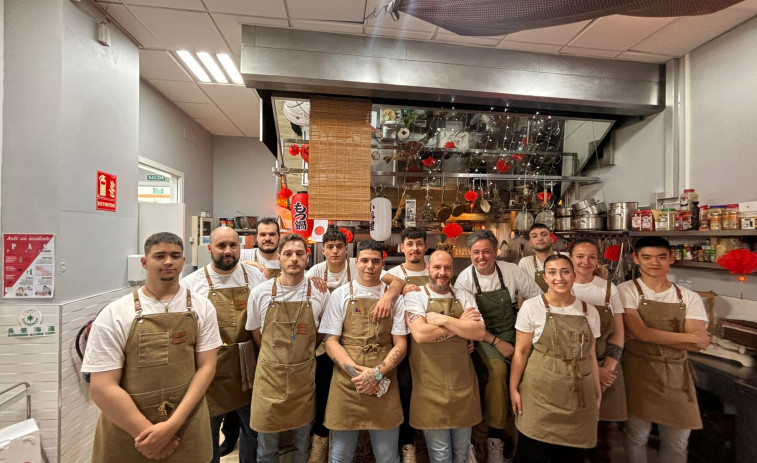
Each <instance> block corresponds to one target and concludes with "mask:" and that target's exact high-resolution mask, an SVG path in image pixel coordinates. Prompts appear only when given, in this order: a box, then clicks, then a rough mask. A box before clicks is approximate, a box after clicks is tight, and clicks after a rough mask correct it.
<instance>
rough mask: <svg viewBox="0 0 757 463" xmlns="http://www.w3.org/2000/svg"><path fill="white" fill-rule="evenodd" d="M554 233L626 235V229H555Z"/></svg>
mask: <svg viewBox="0 0 757 463" xmlns="http://www.w3.org/2000/svg"><path fill="white" fill-rule="evenodd" d="M554 233H555V235H585V234H588V235H599V236H614V235H627V234H628V231H626V230H613V231H609V230H564V231H556V232H554Z"/></svg>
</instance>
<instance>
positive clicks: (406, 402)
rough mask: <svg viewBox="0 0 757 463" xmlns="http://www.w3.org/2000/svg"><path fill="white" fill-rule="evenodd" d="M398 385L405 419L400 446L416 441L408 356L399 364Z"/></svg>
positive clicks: (411, 379)
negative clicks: (411, 415) (411, 422)
mask: <svg viewBox="0 0 757 463" xmlns="http://www.w3.org/2000/svg"><path fill="white" fill-rule="evenodd" d="M397 386H399V390H400V403H401V404H402V415H403V416H404V417H405V420H404V421H403V422H402V424H401V425H400V437H399V444H400V447H401V446H403V445H412V444H413V443H414V442H415V429H413V428H412V427H411V426H410V396H411V395H412V393H413V376H412V374H411V373H410V360H409V359H408V357H407V356H405V358H404V359H402V361H401V362H400V364H399V365H397Z"/></svg>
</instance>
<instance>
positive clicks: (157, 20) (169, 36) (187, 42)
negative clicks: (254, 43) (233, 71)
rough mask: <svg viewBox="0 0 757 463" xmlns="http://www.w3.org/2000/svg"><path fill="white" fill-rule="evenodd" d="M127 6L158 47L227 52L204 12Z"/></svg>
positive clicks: (216, 30) (208, 16)
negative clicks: (159, 44) (156, 41)
mask: <svg viewBox="0 0 757 463" xmlns="http://www.w3.org/2000/svg"><path fill="white" fill-rule="evenodd" d="M131 10H132V11H133V12H134V14H135V15H136V16H137V18H139V20H140V21H141V22H142V23H143V24H144V25H145V27H147V29H148V30H149V31H150V32H151V33H152V34H153V35H154V36H155V38H156V39H157V40H158V41H159V42H160V43H161V45H162V46H161V48H164V49H167V50H189V51H195V52H197V51H207V52H209V53H228V52H229V48H228V47H227V46H226V43H224V41H223V38H222V37H221V34H220V33H219V32H218V28H216V26H215V24H213V21H211V20H210V15H209V14H208V13H207V12H205V13H201V12H196V11H179V10H169V9H166V8H148V7H144V6H140V7H133V8H132V9H131Z"/></svg>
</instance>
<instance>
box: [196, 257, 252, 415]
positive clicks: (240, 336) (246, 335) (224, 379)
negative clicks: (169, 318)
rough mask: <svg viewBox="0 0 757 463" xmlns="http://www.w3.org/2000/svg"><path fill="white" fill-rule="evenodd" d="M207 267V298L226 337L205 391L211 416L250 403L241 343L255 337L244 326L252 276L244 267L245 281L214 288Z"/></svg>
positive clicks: (222, 334)
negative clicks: (243, 379) (239, 285)
mask: <svg viewBox="0 0 757 463" xmlns="http://www.w3.org/2000/svg"><path fill="white" fill-rule="evenodd" d="M240 265H241V264H240ZM204 269H205V278H206V279H207V280H208V299H209V300H210V302H212V303H213V306H214V307H215V308H216V318H217V319H218V329H219V330H220V332H221V341H223V346H221V348H220V349H218V364H217V365H216V374H215V376H214V377H213V382H211V383H210V386H208V391H207V392H206V393H205V395H206V397H207V399H208V411H209V412H210V416H220V415H224V414H226V413H228V412H230V411H232V410H236V409H237V408H240V407H243V406H245V405H248V404H249V403H250V397H251V393H252V391H250V390H246V391H244V390H242V371H241V365H240V363H239V344H241V343H243V342H250V340H251V339H252V335H251V334H250V332H249V331H247V329H245V324H246V323H247V298H248V297H249V295H250V288H249V287H248V286H247V284H248V283H249V279H248V277H247V272H246V271H245V270H244V267H242V273H243V274H244V283H245V285H244V286H241V287H238V288H224V289H215V288H213V282H212V281H211V280H210V273H208V268H207V267H204Z"/></svg>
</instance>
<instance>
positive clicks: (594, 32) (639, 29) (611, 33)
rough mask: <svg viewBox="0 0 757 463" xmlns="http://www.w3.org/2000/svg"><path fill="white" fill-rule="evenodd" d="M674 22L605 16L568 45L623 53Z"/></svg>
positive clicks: (670, 20) (662, 19) (659, 19)
mask: <svg viewBox="0 0 757 463" xmlns="http://www.w3.org/2000/svg"><path fill="white" fill-rule="evenodd" d="M673 21H675V18H639V17H634V16H619V15H613V16H606V17H604V18H599V19H597V20H596V21H594V22H592V23H591V24H590V25H589V26H588V27H586V28H585V29H584V30H582V31H581V33H580V34H578V35H577V36H576V37H575V38H574V39H573V40H572V41H570V43H569V44H568V45H570V46H572V47H580V48H592V49H600V50H615V51H625V50H628V49H629V48H631V47H632V46H634V45H635V44H637V43H639V42H641V41H642V40H644V39H645V38H647V37H649V36H650V35H652V34H653V33H655V32H657V31H658V30H660V29H662V28H663V27H665V26H666V25H668V24H670V23H671V22H673Z"/></svg>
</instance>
